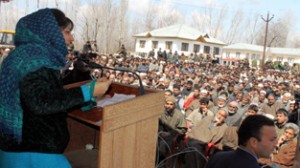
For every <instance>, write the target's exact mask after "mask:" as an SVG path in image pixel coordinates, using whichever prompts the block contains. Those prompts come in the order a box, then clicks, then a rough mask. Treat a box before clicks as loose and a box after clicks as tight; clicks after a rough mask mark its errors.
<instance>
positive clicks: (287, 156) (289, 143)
mask: <svg viewBox="0 0 300 168" xmlns="http://www.w3.org/2000/svg"><path fill="white" fill-rule="evenodd" d="M298 134H299V127H298V126H297V125H296V124H293V123H287V124H286V125H285V126H284V134H283V135H282V136H281V137H280V138H279V140H278V143H277V147H276V150H275V152H274V153H273V159H272V161H273V163H275V164H278V165H280V166H282V167H292V166H293V163H294V159H295V154H296V147H297V140H296V137H297V136H298Z"/></svg>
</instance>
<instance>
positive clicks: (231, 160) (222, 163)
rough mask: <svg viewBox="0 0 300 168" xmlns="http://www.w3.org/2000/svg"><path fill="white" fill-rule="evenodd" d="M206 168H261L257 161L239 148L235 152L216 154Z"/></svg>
mask: <svg viewBox="0 0 300 168" xmlns="http://www.w3.org/2000/svg"><path fill="white" fill-rule="evenodd" d="M205 168H260V166H259V164H258V162H257V159H256V158H255V157H254V156H252V155H251V154H250V153H248V152H246V151H244V150H242V149H240V148H237V150H235V151H229V152H219V153H216V154H215V155H214V156H213V157H212V159H211V160H209V161H208V163H207V165H206V167H205Z"/></svg>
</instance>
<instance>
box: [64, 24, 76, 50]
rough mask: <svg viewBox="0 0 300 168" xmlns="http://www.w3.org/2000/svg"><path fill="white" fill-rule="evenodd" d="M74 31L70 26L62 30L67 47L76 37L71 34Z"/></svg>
mask: <svg viewBox="0 0 300 168" xmlns="http://www.w3.org/2000/svg"><path fill="white" fill-rule="evenodd" d="M71 31H72V26H71V25H69V26H67V27H66V28H64V29H62V34H63V36H64V39H65V42H66V45H67V46H68V45H70V44H71V42H72V41H74V37H73V35H72V33H71Z"/></svg>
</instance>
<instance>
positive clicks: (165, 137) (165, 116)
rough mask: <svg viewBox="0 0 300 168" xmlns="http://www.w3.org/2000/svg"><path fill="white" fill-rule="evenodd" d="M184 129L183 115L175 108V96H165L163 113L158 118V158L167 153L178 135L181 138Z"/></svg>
mask: <svg viewBox="0 0 300 168" xmlns="http://www.w3.org/2000/svg"><path fill="white" fill-rule="evenodd" d="M186 130H187V128H186V122H185V119H184V115H183V114H182V113H181V112H180V111H179V110H178V109H177V108H176V99H175V97H174V96H169V97H167V98H166V101H165V110H164V113H162V115H161V116H160V118H159V129H158V137H159V138H158V146H159V154H160V158H164V157H166V156H167V155H168V154H169V152H170V150H171V146H172V145H173V142H175V140H176V139H177V138H178V137H182V138H183V137H184V135H185V132H186Z"/></svg>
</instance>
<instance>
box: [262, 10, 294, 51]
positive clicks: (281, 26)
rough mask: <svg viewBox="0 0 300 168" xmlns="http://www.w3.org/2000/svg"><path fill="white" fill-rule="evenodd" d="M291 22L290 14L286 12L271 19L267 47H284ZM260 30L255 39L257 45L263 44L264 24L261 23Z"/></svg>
mask: <svg viewBox="0 0 300 168" xmlns="http://www.w3.org/2000/svg"><path fill="white" fill-rule="evenodd" d="M291 23H292V15H291V14H289V13H287V14H285V15H283V16H282V17H280V18H278V19H277V20H274V21H273V20H272V21H271V22H270V23H269V30H268V39H267V46H268V47H286V46H287V40H288V35H289V33H290V30H291V29H290V28H291ZM261 27H262V28H261V29H260V30H261V31H260V32H259V36H258V37H257V39H256V41H257V44H258V45H263V44H264V43H263V42H264V36H265V33H264V27H265V24H263V25H261Z"/></svg>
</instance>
